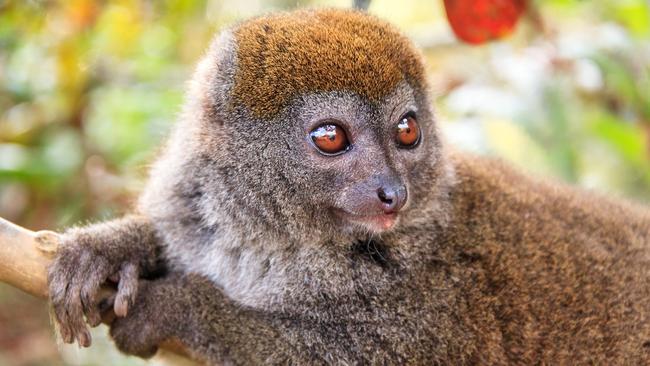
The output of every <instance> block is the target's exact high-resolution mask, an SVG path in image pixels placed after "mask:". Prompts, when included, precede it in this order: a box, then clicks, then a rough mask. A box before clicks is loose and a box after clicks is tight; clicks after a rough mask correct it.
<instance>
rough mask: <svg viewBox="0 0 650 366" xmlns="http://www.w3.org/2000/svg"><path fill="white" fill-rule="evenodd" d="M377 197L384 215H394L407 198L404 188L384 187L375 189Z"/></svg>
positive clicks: (400, 186) (401, 186)
mask: <svg viewBox="0 0 650 366" xmlns="http://www.w3.org/2000/svg"><path fill="white" fill-rule="evenodd" d="M377 197H379V200H380V201H381V206H382V209H383V210H384V212H385V213H387V214H389V213H395V212H397V211H399V210H400V209H401V208H402V207H404V204H405V203H406V200H407V198H408V194H407V192H406V187H405V186H403V185H399V186H386V187H380V188H379V189H377Z"/></svg>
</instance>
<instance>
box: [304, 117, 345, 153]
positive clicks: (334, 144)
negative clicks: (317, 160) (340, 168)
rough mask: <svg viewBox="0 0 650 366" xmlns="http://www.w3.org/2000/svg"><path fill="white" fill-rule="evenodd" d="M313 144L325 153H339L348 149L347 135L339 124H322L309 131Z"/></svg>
mask: <svg viewBox="0 0 650 366" xmlns="http://www.w3.org/2000/svg"><path fill="white" fill-rule="evenodd" d="M309 136H310V137H311V140H312V141H313V142H314V146H316V148H317V149H318V150H319V151H320V152H321V153H323V154H325V155H339V154H342V153H344V152H346V151H347V150H349V149H350V142H349V141H348V136H347V135H346V134H345V131H344V130H343V128H342V127H341V126H338V125H335V124H322V125H320V126H318V127H316V128H315V129H314V130H313V131H311V132H310V133H309Z"/></svg>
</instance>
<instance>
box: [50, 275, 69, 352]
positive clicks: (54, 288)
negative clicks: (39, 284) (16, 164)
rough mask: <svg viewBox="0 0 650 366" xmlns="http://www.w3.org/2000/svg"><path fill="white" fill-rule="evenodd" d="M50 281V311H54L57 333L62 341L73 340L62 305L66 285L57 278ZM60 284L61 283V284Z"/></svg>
mask: <svg viewBox="0 0 650 366" xmlns="http://www.w3.org/2000/svg"><path fill="white" fill-rule="evenodd" d="M56 277H60V276H56ZM50 283H51V285H50V299H51V303H52V311H53V313H54V318H55V320H56V324H57V327H58V329H59V333H60V334H61V339H62V340H63V342H64V343H72V342H73V341H74V336H73V333H72V329H70V326H69V322H68V316H67V313H66V311H65V306H64V304H65V293H66V291H67V290H66V287H67V286H66V285H65V284H64V283H65V282H64V281H62V280H59V279H54V280H52V281H50ZM60 284H62V286H61V285H60Z"/></svg>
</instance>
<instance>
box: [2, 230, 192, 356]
mask: <svg viewBox="0 0 650 366" xmlns="http://www.w3.org/2000/svg"><path fill="white" fill-rule="evenodd" d="M58 246H59V235H58V234H57V233H55V232H53V231H47V230H43V231H37V232H34V231H31V230H27V229H25V228H22V227H20V226H18V225H15V224H13V223H11V222H9V221H7V220H5V219H3V218H1V217H0V282H5V283H8V284H10V285H11V286H13V287H16V288H18V289H21V290H23V291H25V292H27V293H30V294H32V295H34V296H36V297H40V298H42V299H47V296H48V294H47V292H48V291H47V267H48V265H49V264H50V262H51V261H52V259H53V258H54V254H55V253H56V250H57V248H58ZM160 348H161V351H162V353H164V354H165V356H164V358H165V359H174V361H173V363H175V364H176V363H178V361H179V360H180V358H179V357H178V356H179V355H180V356H183V357H189V352H187V350H186V349H185V348H184V347H183V345H182V344H181V343H180V342H177V341H169V342H165V343H163V344H161V345H160ZM186 360H187V359H186ZM183 363H184V364H187V362H186V361H185V362H183Z"/></svg>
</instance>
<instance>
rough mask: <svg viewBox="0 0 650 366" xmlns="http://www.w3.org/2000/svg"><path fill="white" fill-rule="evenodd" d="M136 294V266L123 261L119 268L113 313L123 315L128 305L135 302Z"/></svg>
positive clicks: (126, 311)
mask: <svg viewBox="0 0 650 366" xmlns="http://www.w3.org/2000/svg"><path fill="white" fill-rule="evenodd" d="M137 294H138V266H137V265H136V264H134V263H124V264H123V265H122V268H121V269H120V283H119V284H118V285H117V296H116V297H115V306H114V309H115V315H117V316H118V317H125V316H126V314H127V313H128V310H129V307H130V306H131V305H133V304H134V303H135V297H136V295H137Z"/></svg>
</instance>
